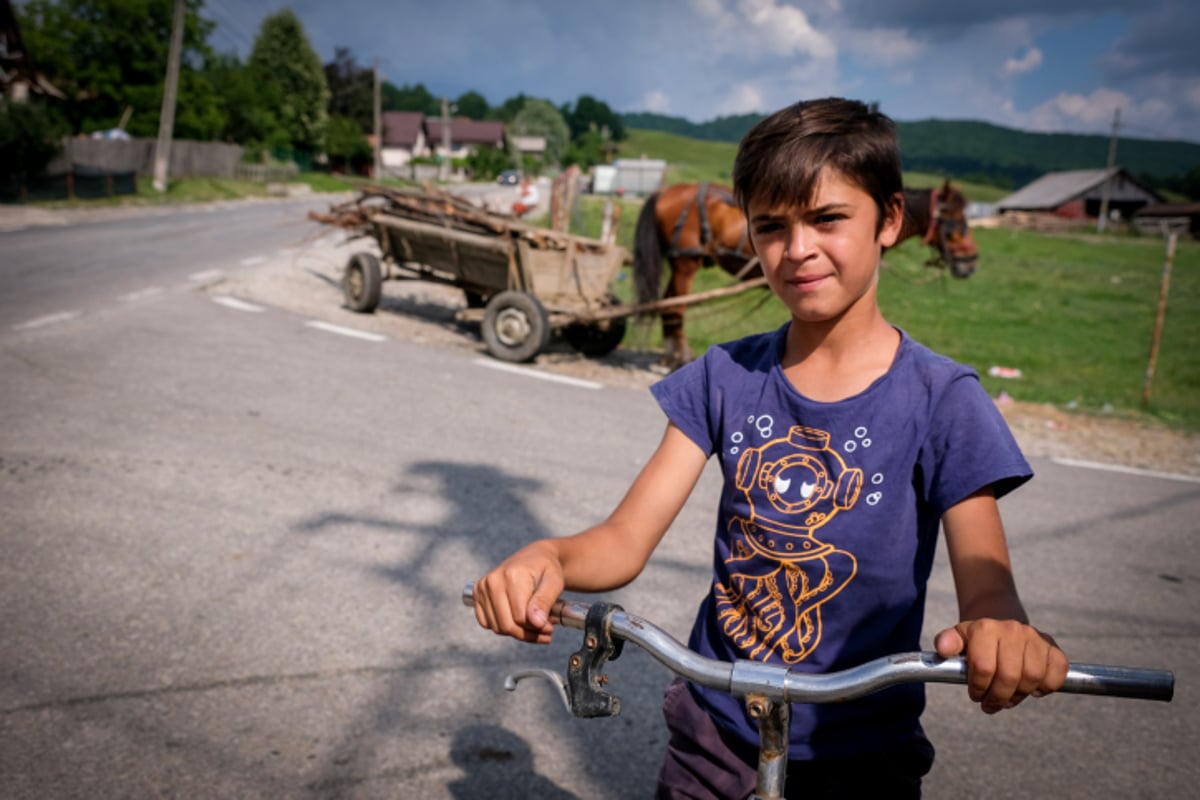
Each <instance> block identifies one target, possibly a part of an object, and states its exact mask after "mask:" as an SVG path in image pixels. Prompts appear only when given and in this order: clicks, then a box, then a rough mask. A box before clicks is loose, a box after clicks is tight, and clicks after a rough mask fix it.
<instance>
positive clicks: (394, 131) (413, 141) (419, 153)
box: [379, 111, 506, 176]
mask: <svg viewBox="0 0 1200 800" xmlns="http://www.w3.org/2000/svg"><path fill="white" fill-rule="evenodd" d="M382 122H383V142H382V143H381V145H380V148H379V160H380V162H381V163H382V167H383V170H384V172H390V173H393V174H398V173H404V174H405V175H406V176H407V174H408V172H409V170H408V167H409V162H410V161H412V160H413V159H414V158H427V157H430V156H445V157H447V158H450V159H456V158H466V157H467V156H468V155H469V154H470V153H471V151H472V150H474V149H475V148H477V147H480V146H484V145H486V146H488V147H496V148H500V149H503V148H504V147H505V142H506V135H505V130H504V123H503V122H493V121H484V122H481V121H477V120H473V119H452V120H450V126H449V134H450V135H449V145H450V146H449V150H447V149H446V140H445V139H444V138H443V135H442V134H443V129H442V120H440V119H438V118H436V117H427V116H426V115H425V114H424V113H422V112H420V111H387V112H384V114H383V119H382Z"/></svg>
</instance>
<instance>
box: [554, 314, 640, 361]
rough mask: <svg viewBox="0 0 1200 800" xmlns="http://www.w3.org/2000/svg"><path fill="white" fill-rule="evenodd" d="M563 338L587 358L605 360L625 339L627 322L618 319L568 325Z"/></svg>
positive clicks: (564, 329) (620, 318)
mask: <svg viewBox="0 0 1200 800" xmlns="http://www.w3.org/2000/svg"><path fill="white" fill-rule="evenodd" d="M563 338H564V339H566V340H567V342H568V343H569V344H570V345H571V347H574V348H575V349H576V350H578V351H579V352H581V353H583V354H584V355H585V356H588V357H589V358H603V357H604V356H606V355H608V354H609V353H611V352H612V351H613V350H616V349H617V345H619V344H621V340H622V339H624V338H625V320H624V318H622V317H617V318H616V319H610V320H607V321H605V322H597V323H593V324H591V325H583V324H576V325H568V326H567V327H565V328H563Z"/></svg>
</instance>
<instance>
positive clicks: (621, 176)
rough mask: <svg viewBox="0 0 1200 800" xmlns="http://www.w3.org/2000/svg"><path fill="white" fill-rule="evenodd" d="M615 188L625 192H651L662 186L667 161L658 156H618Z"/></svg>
mask: <svg viewBox="0 0 1200 800" xmlns="http://www.w3.org/2000/svg"><path fill="white" fill-rule="evenodd" d="M613 166H614V167H615V168H616V170H617V177H616V181H615V188H616V191H618V192H623V193H625V194H651V193H653V192H657V191H658V189H659V187H661V186H662V182H663V175H664V174H665V173H666V171H667V162H666V161H663V160H662V159H659V158H618V159H617V160H616V161H614V162H613Z"/></svg>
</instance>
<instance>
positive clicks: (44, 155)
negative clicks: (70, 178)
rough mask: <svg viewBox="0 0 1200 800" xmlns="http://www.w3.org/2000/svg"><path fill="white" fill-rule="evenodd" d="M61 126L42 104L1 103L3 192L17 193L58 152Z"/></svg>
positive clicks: (0, 185)
mask: <svg viewBox="0 0 1200 800" xmlns="http://www.w3.org/2000/svg"><path fill="white" fill-rule="evenodd" d="M60 136H61V130H60V126H59V125H57V124H56V123H55V121H54V120H53V118H52V116H51V114H49V113H48V112H47V111H46V110H45V109H44V108H42V107H41V106H40V105H36V104H33V103H0V194H6V193H8V191H9V189H10V187H11V191H12V192H13V194H16V193H18V192H19V191H20V189H21V187H22V186H26V185H27V184H28V181H29V179H30V178H32V177H34V176H36V175H40V174H41V173H42V172H44V171H45V169H46V167H47V166H48V165H49V164H50V162H51V161H53V160H54V157H55V156H57V155H58V153H59V150H60V149H61V148H60V146H59V137H60Z"/></svg>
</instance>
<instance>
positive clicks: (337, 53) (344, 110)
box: [325, 47, 375, 133]
mask: <svg viewBox="0 0 1200 800" xmlns="http://www.w3.org/2000/svg"><path fill="white" fill-rule="evenodd" d="M325 83H327V84H328V85H329V116H330V117H331V118H332V117H334V116H339V117H346V118H348V119H351V120H353V121H354V122H355V123H357V124H358V127H359V129H360V130H361V131H362V132H363V133H367V132H369V131H371V130H373V129H374V127H375V73H374V70H372V69H370V68H368V67H360V66H359V65H358V62H357V61H355V60H354V54H353V53H351V52H350V48H348V47H339V48H337V49H335V50H334V51H333V61H330V62H329V63H328V64H326V65H325Z"/></svg>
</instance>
